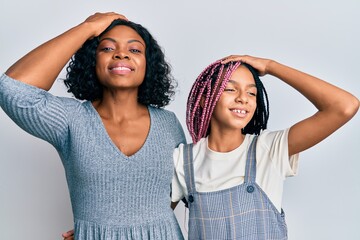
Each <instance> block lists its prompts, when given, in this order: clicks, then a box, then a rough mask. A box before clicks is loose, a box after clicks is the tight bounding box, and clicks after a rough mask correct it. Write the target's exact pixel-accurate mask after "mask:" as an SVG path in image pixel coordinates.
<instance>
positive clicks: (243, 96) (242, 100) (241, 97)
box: [235, 93, 249, 104]
mask: <svg viewBox="0 0 360 240" xmlns="http://www.w3.org/2000/svg"><path fill="white" fill-rule="evenodd" d="M235 101H236V102H240V103H242V104H244V103H248V102H249V99H248V96H247V95H246V93H239V94H238V95H237V97H236V98H235Z"/></svg>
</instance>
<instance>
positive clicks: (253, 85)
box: [228, 79, 256, 88]
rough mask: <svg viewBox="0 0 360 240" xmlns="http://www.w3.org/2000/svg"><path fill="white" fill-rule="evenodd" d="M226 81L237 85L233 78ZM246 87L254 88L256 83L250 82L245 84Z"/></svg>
mask: <svg viewBox="0 0 360 240" xmlns="http://www.w3.org/2000/svg"><path fill="white" fill-rule="evenodd" d="M228 83H232V84H234V85H239V82H237V81H235V80H232V79H229V81H228ZM247 87H254V88H256V84H255V83H250V84H248V85H247Z"/></svg>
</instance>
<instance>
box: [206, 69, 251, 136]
mask: <svg viewBox="0 0 360 240" xmlns="http://www.w3.org/2000/svg"><path fill="white" fill-rule="evenodd" d="M256 95H257V88H256V85H255V81H254V78H253V76H252V74H251V72H250V71H249V70H248V69H247V68H246V67H245V66H242V65H240V66H239V67H238V68H237V69H236V70H235V71H234V72H233V73H232V75H231V77H230V80H229V82H228V83H227V84H226V87H225V90H224V92H223V93H222V94H221V96H220V98H219V101H218V102H217V104H216V106H215V109H214V112H213V114H212V118H211V129H214V128H218V129H219V130H224V129H230V130H234V129H239V130H240V129H242V128H244V127H245V126H246V125H247V124H248V123H249V122H250V120H251V119H252V117H253V115H254V113H255V110H256V106H257V104H256Z"/></svg>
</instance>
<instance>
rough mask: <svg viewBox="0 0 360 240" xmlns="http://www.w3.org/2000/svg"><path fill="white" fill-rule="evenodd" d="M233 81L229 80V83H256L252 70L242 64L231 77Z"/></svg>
mask: <svg viewBox="0 0 360 240" xmlns="http://www.w3.org/2000/svg"><path fill="white" fill-rule="evenodd" d="M229 79H230V80H231V81H229V83H233V84H236V83H237V84H242V83H246V84H249V83H254V84H255V79H254V77H253V75H252V73H251V72H250V70H249V69H248V68H247V67H245V66H243V65H240V66H239V67H238V68H237V69H236V70H235V71H233V72H232V74H231V76H230V78H229Z"/></svg>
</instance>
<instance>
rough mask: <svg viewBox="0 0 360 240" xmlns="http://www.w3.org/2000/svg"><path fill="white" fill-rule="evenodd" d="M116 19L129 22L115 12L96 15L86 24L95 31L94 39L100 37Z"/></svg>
mask: <svg viewBox="0 0 360 240" xmlns="http://www.w3.org/2000/svg"><path fill="white" fill-rule="evenodd" d="M116 19H122V20H126V21H127V20H128V19H127V18H126V17H125V16H124V15H122V14H118V13H115V12H107V13H99V12H97V13H95V14H93V15H91V16H89V17H88V18H87V19H86V20H85V21H84V24H87V25H88V27H90V28H91V29H92V30H93V35H92V37H97V36H99V35H100V34H101V33H102V32H103V31H104V30H105V29H106V28H107V27H108V26H109V25H110V24H111V23H112V21H114V20H116Z"/></svg>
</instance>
